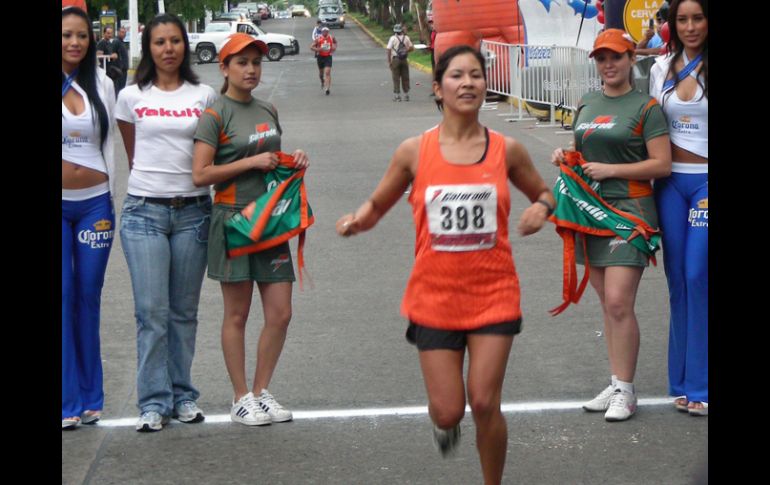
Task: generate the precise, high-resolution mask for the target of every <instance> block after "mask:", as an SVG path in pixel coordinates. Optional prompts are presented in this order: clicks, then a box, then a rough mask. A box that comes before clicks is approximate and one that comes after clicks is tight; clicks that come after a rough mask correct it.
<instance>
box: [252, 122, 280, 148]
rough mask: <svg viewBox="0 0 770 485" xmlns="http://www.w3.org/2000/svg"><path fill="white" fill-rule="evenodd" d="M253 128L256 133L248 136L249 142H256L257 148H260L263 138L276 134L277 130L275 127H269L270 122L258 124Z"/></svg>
mask: <svg viewBox="0 0 770 485" xmlns="http://www.w3.org/2000/svg"><path fill="white" fill-rule="evenodd" d="M254 129H255V131H256V133H255V134H253V135H250V136H249V143H255V142H256V144H257V149H259V148H262V145H264V144H265V140H266V139H267V138H268V137H270V136H278V130H276V129H275V128H270V124H268V123H262V124H259V125H257V126H256V127H255V128H254Z"/></svg>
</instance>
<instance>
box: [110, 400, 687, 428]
mask: <svg viewBox="0 0 770 485" xmlns="http://www.w3.org/2000/svg"><path fill="white" fill-rule="evenodd" d="M672 399H673V398H671V397H653V398H643V399H639V402H638V403H637V404H638V405H639V406H663V405H672V402H673V401H672ZM584 403H585V401H544V402H525V403H503V404H502V406H501V408H502V411H503V413H508V414H515V413H537V412H543V411H564V410H572V409H582V406H583V404H584ZM470 411H471V410H470V407H469V406H466V407H465V412H467V413H470ZM293 414H294V420H295V421H296V420H302V419H345V418H373V417H378V416H413V415H420V414H428V406H411V407H399V408H361V409H328V410H322V411H293ZM137 419H138V418H136V417H133V418H120V419H103V420H100V421H99V422H98V423H96V426H98V427H109V428H113V427H121V426H135V425H136V420H137ZM230 422H231V420H230V415H229V414H214V415H208V416H206V421H204V423H208V424H217V423H230Z"/></svg>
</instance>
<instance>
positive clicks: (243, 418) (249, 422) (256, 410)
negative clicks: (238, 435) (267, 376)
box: [230, 392, 273, 426]
mask: <svg viewBox="0 0 770 485" xmlns="http://www.w3.org/2000/svg"><path fill="white" fill-rule="evenodd" d="M230 419H232V420H233V421H234V422H236V423H241V424H245V425H246V426H264V425H266V424H270V423H272V422H273V421H272V419H270V415H269V414H267V413H266V412H264V411H263V410H262V409H261V408H260V407H259V404H257V400H256V399H255V398H254V394H253V393H251V392H250V393H248V394H246V395H245V396H243V397H242V398H240V399H238V402H234V403H233V407H232V408H231V409H230Z"/></svg>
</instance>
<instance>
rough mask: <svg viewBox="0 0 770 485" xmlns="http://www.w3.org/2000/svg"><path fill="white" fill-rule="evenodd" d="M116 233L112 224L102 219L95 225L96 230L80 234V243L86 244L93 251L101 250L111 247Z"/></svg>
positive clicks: (83, 231)
mask: <svg viewBox="0 0 770 485" xmlns="http://www.w3.org/2000/svg"><path fill="white" fill-rule="evenodd" d="M114 234H115V231H114V230H113V229H112V223H111V222H110V221H108V220H107V219H102V220H99V221H96V222H95V223H94V230H93V231H92V230H90V229H85V230H82V231H80V232H79V233H78V242H79V243H80V244H86V245H88V246H90V247H91V248H92V249H101V248H108V247H110V244H111V243H110V241H112V237H113V236H114Z"/></svg>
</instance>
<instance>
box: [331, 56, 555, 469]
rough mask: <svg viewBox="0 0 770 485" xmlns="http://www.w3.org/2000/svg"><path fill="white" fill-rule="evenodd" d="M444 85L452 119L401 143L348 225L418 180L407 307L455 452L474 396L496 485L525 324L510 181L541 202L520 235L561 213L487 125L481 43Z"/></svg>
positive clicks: (483, 454) (437, 415)
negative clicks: (507, 381) (507, 391)
mask: <svg viewBox="0 0 770 485" xmlns="http://www.w3.org/2000/svg"><path fill="white" fill-rule="evenodd" d="M434 79H435V80H434V81H433V92H434V94H435V96H436V103H437V104H438V106H439V109H440V110H442V111H443V119H442V121H441V123H440V124H439V125H438V126H437V127H435V128H433V129H431V130H428V131H426V132H425V133H424V134H422V135H420V136H416V137H413V138H409V139H407V140H405V141H404V142H403V143H401V145H400V146H399V147H398V149H396V152H395V154H394V155H393V158H392V160H391V162H390V166H389V167H388V169H387V171H386V172H385V176H384V177H383V178H382V180H381V181H380V184H379V185H378V187H377V188H376V189H375V191H374V193H373V194H372V195H371V197H370V198H369V200H367V201H366V202H365V203H364V204H363V205H362V206H361V207H360V208H359V209H358V210H357V211H356V212H355V214H347V215H345V216H343V217H341V218H340V219H339V221H337V232H338V233H339V234H340V235H341V236H351V235H353V234H357V233H359V232H362V231H366V230H369V229H371V228H372V227H374V225H375V224H377V222H378V221H379V220H380V218H381V217H383V216H384V215H385V213H387V212H388V210H389V209H390V208H391V207H393V205H395V203H396V202H397V201H398V199H399V198H400V197H401V194H403V193H404V191H405V190H406V188H407V187H408V186H409V184H410V183H412V184H413V186H412V190H411V192H410V196H409V202H410V203H411V204H412V206H413V215H414V218H415V225H416V233H417V242H416V247H415V264H414V268H413V271H412V275H411V277H410V279H409V283H408V285H407V289H406V295H405V297H404V302H403V305H402V313H404V315H405V316H406V317H407V318H408V319H409V321H410V325H409V330H408V331H407V339H408V340H409V341H410V342H411V343H414V344H416V345H417V348H418V350H419V355H420V365H421V368H422V373H423V378H424V380H425V387H426V389H427V393H428V401H429V406H428V408H429V412H430V417H431V420H432V421H433V423H434V439H435V443H436V444H437V446H438V448H439V451H440V452H441V453H442V454H443V455H444V456H447V455H448V454H449V453H450V452H452V451H453V448H455V446H456V444H457V443H458V439H459V437H460V427H459V423H460V420H461V419H462V418H463V415H464V413H465V394H466V382H465V381H464V379H463V361H464V356H465V348H466V347H467V348H468V354H469V368H468V378H467V393H468V400H469V401H470V407H471V410H472V413H473V419H474V421H475V423H476V442H477V448H478V451H479V457H480V460H481V468H482V472H483V475H484V483H486V484H495V483H500V482H501V480H502V476H503V468H504V466H505V456H506V449H507V442H508V432H507V427H506V423H505V418H504V417H503V415H502V413H501V412H500V402H501V394H502V386H503V379H504V377H505V368H506V365H507V362H508V354H509V353H510V350H511V345H512V343H513V336H514V334H516V333H518V332H519V330H520V324H521V310H520V308H519V286H518V279H517V277H516V270H515V267H514V264H513V258H512V255H511V247H510V242H509V240H508V213H509V212H510V197H509V193H508V180H510V181H511V182H513V184H514V185H515V186H516V188H518V189H519V190H520V191H521V192H523V193H524V195H525V196H526V197H527V198H528V199H529V200H530V201H532V202H533V204H532V205H531V206H530V207H529V208H527V209H526V210H525V211H524V212H523V213H522V215H521V219H520V221H519V226H518V231H519V234H521V235H524V236H526V235H529V234H533V233H535V232H537V231H539V230H540V229H541V228H542V227H543V224H544V223H545V220H546V218H547V216H548V215H549V214H550V213H551V211H552V210H553V207H554V204H555V201H554V199H553V196H552V195H551V191H550V189H549V188H548V187H547V186H546V184H545V182H544V181H543V179H542V177H541V176H540V174H539V173H538V172H537V170H535V168H534V166H533V165H532V161H531V160H530V157H529V154H528V153H527V150H526V149H525V148H524V147H523V146H522V145H521V144H520V143H518V142H517V141H515V140H514V139H512V138H509V137H504V136H503V135H501V134H499V133H496V132H493V131H490V130H488V129H487V128H485V127H484V126H483V125H481V123H479V110H480V108H481V105H482V103H483V102H484V97H485V95H486V88H487V86H486V71H485V67H484V58H483V57H482V56H481V55H480V54H479V53H478V51H476V50H475V49H473V48H471V47H469V46H456V47H452V48H450V49H448V50H447V51H446V52H445V53H444V54H443V55H442V56H441V58H440V59H439V61H438V63H437V64H436V71H435V77H434Z"/></svg>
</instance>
